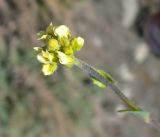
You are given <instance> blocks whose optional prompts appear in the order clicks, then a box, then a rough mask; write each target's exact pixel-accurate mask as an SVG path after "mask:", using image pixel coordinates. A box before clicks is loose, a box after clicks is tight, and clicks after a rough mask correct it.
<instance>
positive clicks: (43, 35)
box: [37, 31, 47, 40]
mask: <svg viewBox="0 0 160 137" xmlns="http://www.w3.org/2000/svg"><path fill="white" fill-rule="evenodd" d="M37 36H38V40H44V39H46V38H47V34H46V32H45V31H40V32H39V33H37Z"/></svg>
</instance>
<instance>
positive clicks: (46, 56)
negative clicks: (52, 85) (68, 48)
mask: <svg viewBox="0 0 160 137" xmlns="http://www.w3.org/2000/svg"><path fill="white" fill-rule="evenodd" d="M42 55H43V57H44V58H46V59H47V60H48V61H50V62H51V61H52V60H53V58H54V55H53V53H50V52H48V51H47V50H46V51H43V50H42Z"/></svg>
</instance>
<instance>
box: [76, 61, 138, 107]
mask: <svg viewBox="0 0 160 137" xmlns="http://www.w3.org/2000/svg"><path fill="white" fill-rule="evenodd" d="M75 65H76V66H78V67H79V68H81V69H82V70H84V71H86V72H87V73H88V74H89V75H90V76H91V77H93V78H96V79H97V80H99V81H101V82H102V83H104V84H105V85H106V86H109V87H110V88H111V89H112V90H113V91H114V92H115V93H116V94H117V95H118V96H119V97H120V98H121V100H122V101H123V102H124V103H125V105H127V106H128V107H129V109H131V110H141V108H139V107H138V106H137V105H136V104H135V103H134V102H132V101H131V100H129V99H128V98H127V97H126V96H125V95H124V94H123V93H122V91H121V90H120V89H119V87H118V86H117V85H115V84H113V83H110V82H109V81H108V80H107V79H105V78H104V77H103V76H102V75H100V74H99V73H98V72H97V71H96V69H95V68H94V67H93V66H91V65H89V64H87V63H86V62H84V61H82V60H80V59H76V64H75Z"/></svg>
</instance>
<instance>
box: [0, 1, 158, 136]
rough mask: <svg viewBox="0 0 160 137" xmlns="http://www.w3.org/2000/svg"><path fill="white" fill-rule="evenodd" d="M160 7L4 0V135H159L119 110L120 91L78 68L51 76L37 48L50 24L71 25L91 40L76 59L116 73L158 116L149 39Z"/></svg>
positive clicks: (0, 115)
mask: <svg viewBox="0 0 160 137" xmlns="http://www.w3.org/2000/svg"><path fill="white" fill-rule="evenodd" d="M159 9H160V2H159V0H0V137H117V136H118V137H136V136H142V137H143V136H144V137H159V136H160V135H159V133H158V132H156V131H155V130H153V129H152V128H151V127H149V126H148V125H146V124H144V123H143V121H141V120H139V119H137V118H135V117H133V116H130V115H120V114H117V112H116V111H117V110H120V109H122V108H124V106H123V104H122V102H121V101H120V100H119V99H118V98H117V96H116V95H115V94H114V93H113V92H112V91H111V90H110V89H99V88H98V87H95V86H94V85H92V83H91V81H90V79H89V77H88V76H87V75H86V74H84V73H83V72H82V71H81V70H79V69H78V68H72V69H66V68H64V67H61V68H59V69H58V71H57V72H56V73H55V74H54V75H53V76H50V77H45V76H44V75H43V74H42V72H41V65H40V64H39V63H38V61H37V60H36V57H35V55H34V54H33V51H32V48H33V47H34V46H40V45H41V43H39V42H38V41H37V40H36V39H37V38H36V33H37V32H39V31H40V30H43V29H45V28H46V26H48V25H49V23H50V22H53V24H55V25H60V24H65V25H68V26H69V27H70V29H71V31H72V33H73V35H77V36H82V37H83V38H84V39H85V47H84V48H83V49H82V50H81V52H80V53H78V54H77V57H79V58H80V59H82V60H84V61H86V62H88V63H89V64H91V65H93V66H95V67H96V68H99V69H103V70H105V71H107V72H109V73H110V74H111V75H113V77H114V78H115V79H116V80H117V81H119V86H120V87H121V89H122V91H123V92H124V93H125V94H126V95H127V96H128V97H129V98H131V99H133V100H134V101H135V102H137V104H139V105H140V106H141V107H142V108H144V109H145V110H147V111H149V112H151V114H152V115H153V116H154V117H155V118H156V119H157V120H159V121H160V110H159V108H160V100H159V97H160V91H159V89H160V84H159V82H160V62H159V58H158V56H157V55H156V56H155V55H154V54H153V51H151V49H152V47H154V46H153V45H154V44H153V43H154V42H153V43H152V44H153V45H152V44H151V45H150V46H149V44H150V43H149V44H147V42H146V41H147V40H146V39H145V36H146V35H147V34H148V30H147V29H146V27H145V25H146V24H147V21H148V19H149V18H150V17H151V16H152V15H153V14H155V13H157V12H158V11H159ZM157 20H160V18H158V19H157ZM151 21H152V19H151ZM153 22H154V23H155V24H154V23H153V26H154V25H156V23H157V21H154V20H153ZM145 29H146V31H145ZM149 31H150V30H149ZM156 34H157V35H160V33H156ZM147 36H148V35H147ZM147 38H148V37H147ZM158 42H159V40H158ZM158 42H155V43H156V44H158ZM149 47H150V48H149ZM156 50H157V53H160V45H159V47H158V48H156ZM154 51H155V50H154ZM158 51H159V52H158Z"/></svg>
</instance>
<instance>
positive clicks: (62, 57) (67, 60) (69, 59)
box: [57, 51, 74, 67]
mask: <svg viewBox="0 0 160 137" xmlns="http://www.w3.org/2000/svg"><path fill="white" fill-rule="evenodd" d="M57 53H58V58H59V62H60V63H61V64H63V65H66V66H68V67H71V66H73V64H74V56H69V55H66V54H64V53H63V52H60V51H58V52H57Z"/></svg>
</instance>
